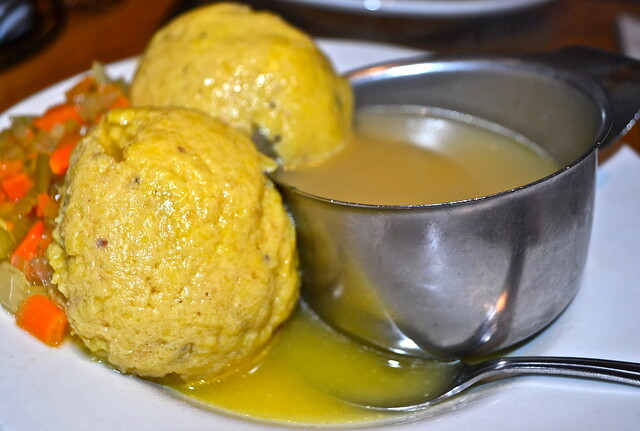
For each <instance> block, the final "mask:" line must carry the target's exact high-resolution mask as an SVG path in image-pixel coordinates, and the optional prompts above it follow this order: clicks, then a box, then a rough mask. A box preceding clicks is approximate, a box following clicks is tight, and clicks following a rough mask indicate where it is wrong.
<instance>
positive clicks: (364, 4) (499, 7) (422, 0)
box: [276, 0, 553, 19]
mask: <svg viewBox="0 0 640 431" xmlns="http://www.w3.org/2000/svg"><path fill="white" fill-rule="evenodd" d="M276 1H279V2H281V3H289V4H292V5H303V6H308V7H313V8H317V9H327V10H335V11H340V12H345V13H352V14H368V15H371V14H374V15H377V16H378V15H379V16H382V15H384V16H396V17H401V16H405V17H413V18H420V17H422V18H441V19H444V18H479V17H485V16H491V15H498V14H503V13H509V12H517V11H520V10H524V9H528V8H533V7H536V6H540V5H543V4H544V3H549V2H551V1H553V0H276Z"/></svg>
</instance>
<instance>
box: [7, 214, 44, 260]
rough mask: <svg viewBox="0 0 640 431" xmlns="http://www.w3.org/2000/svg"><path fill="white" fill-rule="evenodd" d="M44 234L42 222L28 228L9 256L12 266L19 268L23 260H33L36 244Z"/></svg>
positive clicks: (39, 221)
mask: <svg viewBox="0 0 640 431" xmlns="http://www.w3.org/2000/svg"><path fill="white" fill-rule="evenodd" d="M43 233H44V223H43V221H42V220H38V221H37V222H35V223H34V224H33V226H31V228H29V230H28V231H27V235H25V237H24V239H23V240H22V242H20V244H18V247H17V248H16V249H15V251H14V252H13V255H12V256H11V263H12V264H13V266H15V267H17V268H20V263H21V262H23V261H25V260H30V259H33V258H34V257H35V256H36V254H37V252H38V244H39V243H40V240H41V239H42V234H43Z"/></svg>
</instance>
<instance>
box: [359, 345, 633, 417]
mask: <svg viewBox="0 0 640 431" xmlns="http://www.w3.org/2000/svg"><path fill="white" fill-rule="evenodd" d="M458 367H459V369H458V372H457V374H456V375H455V376H454V377H453V379H452V380H451V382H450V384H448V385H446V386H445V387H444V388H442V390H441V391H439V392H438V393H427V394H423V398H422V399H418V400H415V402H414V401H409V402H407V403H406V404H402V405H399V404H388V405H385V404H383V402H380V403H378V404H375V405H374V403H371V402H369V403H368V404H367V405H365V406H364V407H367V408H370V409H376V410H385V411H404V412H408V411H415V410H421V409H424V408H427V407H430V406H433V405H435V404H438V403H441V402H443V401H445V400H447V399H449V398H451V397H453V396H454V395H457V394H459V393H460V392H462V391H465V390H466V389H468V388H470V387H471V386H474V385H476V384H477V383H482V382H486V381H488V380H493V379H500V378H505V377H512V376H524V375H545V376H559V377H577V378H583V379H592V380H601V381H606V382H612V383H622V384H626V385H633V386H640V363H634V362H621V361H611V360H603V359H590V358H572V357H544V356H539V357H535V356H530V357H527V356H521V357H506V358H496V359H490V360H486V361H482V362H478V363H475V364H467V363H464V362H460V363H459V365H458Z"/></svg>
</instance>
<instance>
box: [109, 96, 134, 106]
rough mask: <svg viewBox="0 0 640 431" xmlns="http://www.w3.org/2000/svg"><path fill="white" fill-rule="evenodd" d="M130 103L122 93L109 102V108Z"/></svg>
mask: <svg viewBox="0 0 640 431" xmlns="http://www.w3.org/2000/svg"><path fill="white" fill-rule="evenodd" d="M129 105H130V102H129V98H128V97H127V96H125V95H123V94H119V95H118V97H116V100H114V102H113V103H112V104H111V106H110V107H109V109H115V108H128V107H129Z"/></svg>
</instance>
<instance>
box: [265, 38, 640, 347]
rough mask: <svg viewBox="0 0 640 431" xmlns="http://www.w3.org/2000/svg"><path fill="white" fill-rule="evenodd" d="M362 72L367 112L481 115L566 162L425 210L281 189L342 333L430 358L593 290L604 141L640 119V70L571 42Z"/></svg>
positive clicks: (521, 333) (552, 313) (314, 282)
mask: <svg viewBox="0 0 640 431" xmlns="http://www.w3.org/2000/svg"><path fill="white" fill-rule="evenodd" d="M349 77H350V80H351V83H352V85H353V87H354V91H355V95H356V105H357V107H359V108H362V107H365V106H371V105H376V106H378V105H419V106H426V107H437V108H443V109H447V110H453V111H457V112H462V113H466V114H470V115H472V116H474V117H478V118H481V119H484V120H488V121H490V122H493V123H497V124H500V125H502V126H504V127H506V128H508V129H511V130H513V131H516V132H518V133H520V134H522V135H524V136H525V137H527V138H529V139H530V140H532V141H533V142H536V143H538V144H539V145H540V146H541V147H543V148H544V149H545V150H546V151H547V152H549V153H550V154H551V155H552V156H554V157H555V158H556V159H557V160H558V161H559V162H560V163H561V164H562V165H563V166H564V167H563V168H562V169H561V170H560V171H558V172H556V173H554V174H552V175H550V176H548V177H546V178H542V179H540V180H539V181H536V182H534V183H531V184H528V185H526V186H523V187H519V188H517V189H513V190H508V191H505V192H503V193H498V194H495V195H491V196H486V197H482V198H478V199H471V200H466V201H460V202H451V203H442V204H433V205H417V206H384V205H362V204H358V203H353V202H339V201H334V200H331V199H330V198H326V197H321V196H313V195H310V194H308V193H305V192H304V190H297V189H296V188H294V187H292V186H289V185H286V184H282V183H280V184H279V185H280V186H281V190H282V192H283V196H284V199H285V202H286V204H287V205H288V206H289V208H290V210H291V212H292V214H293V217H294V219H295V222H296V225H297V231H298V236H299V250H300V258H301V268H302V276H303V297H304V299H305V300H306V301H307V302H308V304H309V305H310V306H311V307H312V308H313V309H314V310H315V311H316V312H317V313H318V314H319V315H320V316H321V317H322V318H323V319H324V320H326V321H327V322H328V323H330V324H331V325H333V326H334V327H335V328H337V329H339V330H341V331H344V332H346V333H349V334H351V335H353V336H355V337H357V338H359V339H361V340H364V341H366V342H368V343H371V344H373V345H377V346H381V347H383V348H387V349H390V350H392V351H396V352H399V353H404V354H409V355H417V356H426V357H432V356H437V357H452V356H453V357H458V356H468V355H472V354H478V353H486V352H491V351H495V350H498V349H502V348H505V347H507V346H510V345H513V344H514V343H517V342H519V341H522V340H524V339H526V338H527V337H530V336H532V335H533V334H536V333H537V332H539V331H540V330H542V329H543V328H545V327H546V326H547V325H548V324H549V323H550V322H552V321H553V320H554V319H555V318H556V317H557V316H558V315H559V314H560V313H561V312H562V311H563V310H564V309H565V307H567V305H568V304H569V303H570V301H571V299H572V298H573V297H574V295H575V293H576V291H577V290H578V288H579V286H580V282H581V275H582V273H583V268H584V265H585V261H586V256H587V251H588V245H589V237H590V232H591V224H592V215H593V202H594V185H595V172H596V165H597V149H598V148H599V147H602V146H603V145H607V144H609V143H611V142H614V141H616V140H617V139H618V138H619V137H620V136H621V135H622V134H624V132H625V131H626V130H628V127H630V125H631V124H633V122H634V121H635V120H636V119H637V118H638V109H639V108H640V64H639V63H637V62H634V61H632V60H630V59H628V58H624V57H621V56H618V55H615V54H610V53H606V52H603V51H597V50H593V49H587V48H570V49H567V50H563V51H557V52H551V53H544V54H537V55H529V56H521V57H509V58H504V57H501V58H498V57H493V58H488V57H483V58H470V57H465V58H435V57H427V58H417V59H413V60H409V61H404V62H399V63H392V64H386V65H378V66H375V67H370V68H366V69H363V70H358V71H355V72H353V73H351V74H350V76H349ZM275 179H276V181H278V178H277V174H276V176H275Z"/></svg>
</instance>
